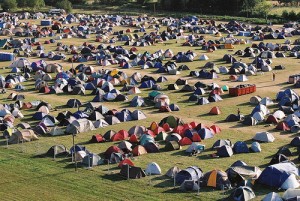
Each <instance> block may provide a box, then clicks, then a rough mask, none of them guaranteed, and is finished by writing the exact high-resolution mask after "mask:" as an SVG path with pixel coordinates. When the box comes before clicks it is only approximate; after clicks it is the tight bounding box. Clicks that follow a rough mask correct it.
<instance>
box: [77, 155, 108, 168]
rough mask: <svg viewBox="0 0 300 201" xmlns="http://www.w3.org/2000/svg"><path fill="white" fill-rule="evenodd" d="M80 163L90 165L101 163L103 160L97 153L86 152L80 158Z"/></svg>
mask: <svg viewBox="0 0 300 201" xmlns="http://www.w3.org/2000/svg"><path fill="white" fill-rule="evenodd" d="M82 164H84V165H87V166H89V167H91V166H97V165H100V164H103V161H101V157H100V156H98V155H97V154H93V153H87V154H86V155H85V156H84V158H83V159H82Z"/></svg>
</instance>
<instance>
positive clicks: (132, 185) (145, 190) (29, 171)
mask: <svg viewBox="0 0 300 201" xmlns="http://www.w3.org/2000/svg"><path fill="white" fill-rule="evenodd" d="M32 22H34V21H32ZM127 28H128V27H114V30H121V29H127ZM132 29H134V28H132ZM151 31H152V30H151ZM187 34H188V33H187ZM205 38H206V39H207V40H210V39H211V40H216V39H219V38H218V37H215V36H213V35H205ZM239 38H241V37H239ZM295 39H297V37H293V38H291V40H292V41H293V40H295ZM45 40H46V39H45V38H41V39H40V42H41V43H42V44H43V42H44V41H45ZM85 41H87V40H84V39H76V40H74V39H67V40H65V39H64V40H62V42H63V43H64V44H67V45H69V44H75V45H77V46H79V45H82V44H83V42H85ZM88 41H89V42H90V43H93V44H95V45H98V44H99V43H96V42H94V41H95V35H92V37H91V38H90V39H88ZM182 42H184V41H178V43H177V42H176V41H174V40H170V41H168V42H166V43H165V44H156V45H155V46H149V47H138V50H139V52H140V53H143V52H145V51H149V52H150V53H153V52H155V51H157V50H159V49H163V50H166V49H167V48H170V49H172V50H173V52H174V53H175V54H176V53H177V52H178V51H186V50H188V49H190V50H192V51H194V52H196V53H197V54H198V56H197V57H196V58H199V56H200V55H201V54H207V55H208V57H209V58H210V59H209V60H208V61H213V62H215V63H216V65H217V66H221V65H223V66H228V64H226V63H225V62H223V61H221V60H220V58H222V57H223V55H224V54H233V53H234V51H236V50H238V49H245V48H246V47H247V46H249V45H236V48H235V50H234V51H229V50H224V49H222V50H217V51H215V52H213V53H206V52H205V51H203V50H200V49H199V47H182V46H181V43H182ZM265 42H273V43H280V44H282V43H283V42H284V40H268V41H265ZM256 43H258V42H256ZM116 45H123V43H121V42H118V43H117V44H116ZM45 48H46V51H50V50H54V49H55V48H56V44H51V45H45ZM126 48H127V49H130V47H126ZM3 51H5V50H3ZM67 56H68V57H70V56H71V55H67ZM237 58H238V59H239V57H237ZM38 59H39V58H30V60H31V61H35V60H38ZM242 59H243V61H244V62H247V63H250V62H252V61H253V59H249V58H242ZM166 61H167V60H166ZM166 61H164V62H166ZM47 62H49V63H51V62H53V61H47ZM206 62H207V61H198V60H197V59H195V61H194V62H191V63H184V64H186V65H187V66H189V68H190V69H191V70H200V68H201V67H203V66H204V65H205V63H206ZM60 63H61V64H62V65H63V66H64V69H70V68H71V63H67V62H64V61H62V62H60ZM278 64H283V65H285V66H286V70H282V71H277V72H276V81H275V82H272V81H271V76H272V74H271V73H265V74H264V75H257V76H251V77H249V82H248V83H254V84H256V85H257V92H255V93H253V94H249V95H245V96H241V97H230V96H229V95H228V92H225V93H224V94H223V95H222V97H223V99H224V100H223V101H221V102H217V103H211V104H208V105H203V106H200V105H196V104H194V103H189V102H187V100H188V96H187V95H186V94H187V93H183V92H179V91H168V90H166V87H167V85H168V84H170V83H174V82H175V81H176V80H177V79H178V78H180V77H183V78H185V79H188V82H189V83H190V84H194V83H195V82H197V81H203V82H205V83H212V82H216V83H217V84H219V85H224V84H226V85H228V86H230V87H233V86H235V85H237V84H240V83H235V82H230V81H229V79H228V78H229V76H228V75H220V78H218V79H216V80H203V79H198V78H191V77H188V74H189V71H182V72H181V74H180V75H177V76H174V75H165V74H164V75H165V76H167V77H168V79H169V81H168V82H167V83H162V87H163V92H164V93H166V94H167V95H168V96H169V97H170V100H171V103H176V104H178V105H179V106H180V108H181V110H180V111H179V112H172V113H160V112H158V110H157V109H155V108H154V106H153V105H149V106H147V107H144V108H138V109H141V110H142V111H144V112H145V113H146V115H147V117H148V118H147V119H145V120H142V121H132V122H126V123H122V124H118V125H113V126H109V127H106V128H101V129H97V130H95V131H91V132H87V133H80V134H78V135H77V136H76V139H75V141H76V143H79V144H83V145H85V146H86V147H87V148H88V149H89V150H90V151H92V152H93V153H97V154H102V153H103V152H104V151H105V150H106V149H107V148H108V147H109V146H111V145H113V144H116V143H115V142H108V143H101V144H89V143H88V141H89V139H90V138H91V136H92V135H93V134H96V133H101V134H103V133H105V132H106V131H107V130H110V129H113V130H116V131H118V130H120V129H126V130H128V129H130V128H131V127H132V126H134V125H143V126H146V127H148V126H149V125H150V124H151V122H152V121H160V120H161V119H162V118H163V117H165V116H167V115H175V116H177V117H180V118H182V119H183V120H184V121H185V122H191V121H196V122H198V123H204V124H205V125H209V126H210V125H212V124H216V125H218V126H220V127H221V129H222V132H221V133H220V134H217V135H216V136H215V138H213V139H209V140H204V141H203V142H202V143H203V144H205V145H206V150H205V151H204V152H203V153H201V154H200V155H199V156H197V157H188V156H186V155H185V153H184V151H185V149H186V148H187V147H183V149H182V150H179V151H172V152H165V151H163V149H162V151H161V152H160V153H157V154H146V155H143V156H140V157H135V159H134V161H133V162H134V163H135V165H136V166H140V167H142V168H146V166H147V164H148V163H149V162H157V163H158V164H159V165H160V166H161V169H162V172H163V173H165V172H166V171H167V170H168V169H169V168H171V167H172V166H174V165H175V164H176V163H181V164H179V165H178V166H179V167H180V168H182V169H183V168H186V167H188V166H190V165H197V166H199V167H201V169H202V170H203V171H204V172H207V171H210V170H212V169H215V168H216V169H222V170H226V169H227V168H228V167H229V166H230V165H231V164H232V163H233V162H234V161H236V160H244V161H245V162H247V163H248V164H249V165H253V166H254V165H255V166H259V167H260V168H262V169H263V168H265V167H266V165H267V164H268V163H269V161H270V160H271V157H272V155H273V154H274V153H275V152H276V151H277V150H278V148H279V147H281V146H283V145H287V144H288V143H289V142H290V141H291V139H292V138H293V137H295V136H297V134H290V133H287V132H285V133H284V132H278V131H276V130H274V126H270V127H266V126H265V124H260V125H257V126H254V127H246V126H243V125H242V124H241V123H226V122H224V119H225V118H226V117H227V116H228V115H229V114H231V113H236V112H237V108H240V110H241V113H242V114H248V113H250V112H251V111H252V108H253V106H252V105H250V104H249V99H250V97H251V96H253V95H260V96H262V97H265V96H269V97H271V98H275V95H276V93H277V92H278V91H279V90H280V89H284V88H287V87H291V85H288V84H286V81H287V80H288V76H289V75H290V74H294V73H299V72H298V69H299V67H298V66H299V60H297V59H295V58H290V57H287V58H282V59H281V58H277V59H273V64H272V66H275V65H278ZM8 65H9V62H3V63H1V64H0V69H1V70H0V73H1V74H2V75H7V74H8V73H9V71H10V69H2V68H4V67H6V66H8ZM76 65H77V64H74V66H76ZM87 65H94V66H95V67H96V69H97V70H99V69H102V68H103V67H100V66H96V65H95V62H94V61H90V62H87ZM180 65H181V64H180ZM105 68H108V69H114V68H118V66H116V65H114V66H108V67H105ZM124 72H126V73H127V74H128V75H131V74H132V73H134V72H140V73H141V74H142V75H151V76H153V77H154V78H158V77H159V76H161V75H160V74H157V73H155V69H146V70H141V69H140V68H139V67H135V68H132V69H127V70H124ZM52 76H53V77H54V74H52ZM24 85H25V86H26V87H27V90H26V91H24V92H21V93H22V94H25V96H26V99H25V101H32V100H45V101H48V102H49V103H51V104H52V106H54V107H56V108H57V110H56V111H51V114H53V115H56V114H58V113H59V112H62V111H64V110H68V108H63V107H62V106H64V105H65V104H66V103H67V100H68V99H70V98H78V99H80V100H81V101H82V102H88V101H91V100H92V98H93V96H92V95H89V94H90V92H89V91H87V95H85V96H75V95H65V94H63V95H44V94H40V93H37V91H36V90H35V89H34V81H33V80H32V79H31V80H30V81H29V82H26V83H24ZM179 87H180V88H181V86H179ZM117 88H118V89H120V88H121V86H118V87H117ZM295 90H296V91H297V92H298V93H299V92H300V90H299V89H295ZM10 92H12V90H9V92H8V93H7V94H1V95H0V100H1V103H13V101H10V100H7V99H6V97H7V96H8V95H9V93H10ZM149 92H151V90H148V89H143V90H142V93H141V94H139V95H141V96H142V97H147V96H148V93H149ZM134 96H135V95H129V96H128V97H129V100H131V99H132V98H133V97H134ZM205 96H207V95H205ZM103 105H105V106H107V107H109V108H110V109H113V108H116V109H123V108H129V109H130V110H131V111H132V110H135V109H137V108H133V107H129V103H128V102H124V103H123V102H121V103H120V102H104V103H103ZM213 106H219V107H220V108H221V111H222V114H221V115H217V116H213V115H208V112H209V111H210V109H211V108H212V107H213ZM275 109H276V106H273V107H270V110H271V111H274V110H275ZM75 110H76V109H71V111H75ZM22 112H23V113H24V115H25V118H24V119H21V120H20V119H17V120H16V123H18V122H20V121H26V122H29V123H31V124H32V125H34V124H35V123H36V121H34V120H33V119H32V118H31V117H32V114H34V112H35V110H34V109H31V110H22ZM258 131H270V132H272V133H273V134H274V136H275V138H276V140H275V142H274V143H271V144H262V145H261V146H262V150H263V151H262V152H261V153H250V154H237V155H233V156H232V157H230V158H211V157H210V155H211V154H213V153H214V151H213V150H211V149H210V147H211V146H212V144H213V143H214V142H215V141H216V140H218V139H230V140H231V141H232V142H236V141H238V140H243V141H246V142H247V144H249V145H250V144H251V138H252V137H253V136H254V135H255V133H256V132H258ZM159 143H160V144H161V148H163V147H164V143H163V142H159ZM55 144H64V145H66V147H68V148H70V147H71V146H72V137H71V136H60V137H49V136H41V137H40V139H39V140H38V141H33V142H29V143H25V144H23V145H22V144H19V145H18V144H15V145H9V146H8V149H6V144H5V141H4V140H2V144H1V145H2V146H1V147H0V173H1V175H3V176H2V178H1V181H0V183H1V184H2V185H1V191H0V196H1V199H2V200H22V201H23V200H141V199H144V200H174V199H177V200H178V199H181V200H199V199H200V200H220V199H222V198H224V197H227V196H228V194H229V193H230V191H226V192H225V195H224V192H222V191H218V190H214V189H213V188H203V189H201V192H200V195H197V193H194V192H193V193H184V192H181V191H179V190H178V188H176V189H173V181H172V180H171V179H169V178H167V177H164V176H151V177H146V178H143V179H140V180H129V181H127V180H124V178H122V177H120V176H119V174H118V172H119V169H118V168H117V167H116V166H117V165H111V166H110V171H108V166H107V165H102V166H98V167H94V168H93V169H91V170H87V169H85V168H82V167H80V168H79V169H78V172H75V171H74V166H73V165H72V163H71V159H70V158H61V159H56V160H55V161H54V160H53V159H52V158H40V157H37V155H40V154H42V153H45V152H46V151H47V150H48V149H49V148H50V147H51V146H52V145H55ZM293 151H294V152H295V151H296V150H293ZM292 159H293V160H294V159H295V157H292ZM294 162H295V163H296V164H297V165H299V162H298V161H297V160H294ZM254 190H255V193H256V194H257V199H255V200H261V199H262V197H263V196H264V195H265V194H266V193H268V192H271V191H276V189H270V188H266V187H265V186H264V187H262V186H259V185H256V186H255V188H254ZM12 191H13V193H8V192H12Z"/></svg>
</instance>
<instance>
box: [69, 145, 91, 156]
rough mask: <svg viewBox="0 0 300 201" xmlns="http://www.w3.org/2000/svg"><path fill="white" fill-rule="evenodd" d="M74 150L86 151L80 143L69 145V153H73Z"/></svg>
mask: <svg viewBox="0 0 300 201" xmlns="http://www.w3.org/2000/svg"><path fill="white" fill-rule="evenodd" d="M74 151H75V152H78V151H87V150H86V148H85V146H82V145H75V146H74V147H71V149H70V153H71V154H73V153H74Z"/></svg>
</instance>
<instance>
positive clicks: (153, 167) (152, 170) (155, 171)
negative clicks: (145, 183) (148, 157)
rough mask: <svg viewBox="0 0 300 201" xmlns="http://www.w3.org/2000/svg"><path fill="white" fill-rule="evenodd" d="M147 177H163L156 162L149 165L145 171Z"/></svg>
mask: <svg viewBox="0 0 300 201" xmlns="http://www.w3.org/2000/svg"><path fill="white" fill-rule="evenodd" d="M145 173H146V175H161V169H160V167H159V165H158V164H157V163H155V162H151V163H149V164H148V165H147V168H146V170H145Z"/></svg>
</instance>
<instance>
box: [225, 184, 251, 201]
mask: <svg viewBox="0 0 300 201" xmlns="http://www.w3.org/2000/svg"><path fill="white" fill-rule="evenodd" d="M253 198H255V194H254V192H253V190H252V189H251V188H250V187H248V186H240V187H238V188H236V189H235V190H234V191H233V192H232V193H231V194H230V199H231V200H234V201H247V200H251V199H253Z"/></svg>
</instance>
